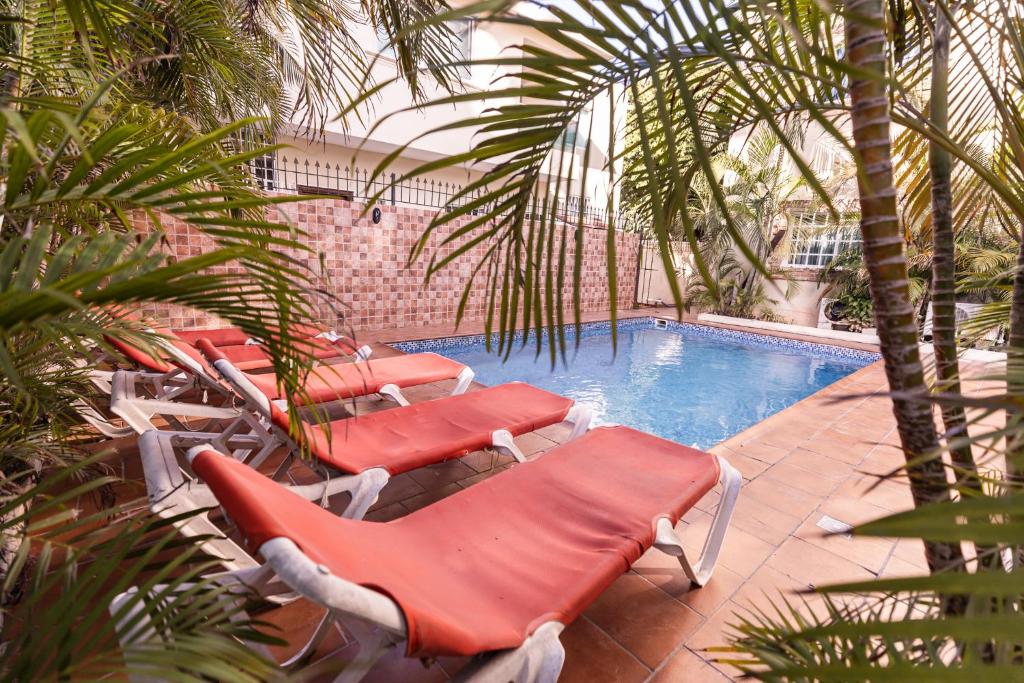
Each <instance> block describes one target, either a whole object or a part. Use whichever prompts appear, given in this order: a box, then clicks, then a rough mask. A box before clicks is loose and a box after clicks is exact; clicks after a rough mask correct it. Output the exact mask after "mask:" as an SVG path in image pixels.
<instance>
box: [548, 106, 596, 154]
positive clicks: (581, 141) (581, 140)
mask: <svg viewBox="0 0 1024 683" xmlns="http://www.w3.org/2000/svg"><path fill="white" fill-rule="evenodd" d="M590 112H591V109H590V107H586V108H584V109H583V111H581V112H580V115H579V116H577V117H576V118H574V119H573V120H572V121H570V122H569V124H568V125H567V126H566V127H565V131H564V132H563V133H562V134H561V135H559V136H558V140H557V141H555V149H556V150H557V149H562V146H563V141H564V146H565V150H566V151H571V150H572V149H573V148H574V147H575V148H577V149H586V147H587V132H588V127H589V126H590Z"/></svg>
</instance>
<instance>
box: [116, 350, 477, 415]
mask: <svg viewBox="0 0 1024 683" xmlns="http://www.w3.org/2000/svg"><path fill="white" fill-rule="evenodd" d="M159 332H160V333H161V334H163V335H165V336H166V337H167V339H166V340H165V341H164V343H163V345H162V348H161V350H162V351H163V352H164V353H165V354H166V360H165V359H156V358H153V357H152V356H151V355H149V354H147V353H145V352H144V351H142V350H140V349H134V354H135V355H134V357H135V358H137V359H138V360H139V362H140V364H141V365H143V367H145V368H146V369H147V370H149V371H150V372H160V370H161V369H162V368H163V367H171V368H172V370H171V373H172V374H174V373H178V374H176V375H175V376H176V377H178V379H177V380H176V381H177V385H178V386H181V385H183V384H184V385H185V386H183V388H181V389H177V390H176V392H175V395H174V396H164V395H160V394H159V393H158V394H156V395H154V393H153V392H152V391H151V390H150V389H149V388H148V387H146V386H142V383H143V381H144V380H145V379H146V378H148V377H149V374H147V373H145V372H143V373H138V372H130V371H118V372H116V373H114V376H113V379H112V381H111V392H110V410H111V412H113V413H114V414H115V415H117V416H118V417H120V418H122V419H123V420H124V421H125V423H126V424H128V425H129V426H131V427H132V429H134V430H135V432H136V433H138V434H142V433H143V432H145V431H148V430H150V429H157V426H156V424H154V423H153V418H154V417H155V416H156V415H160V416H162V417H164V418H165V419H167V420H168V421H170V422H171V423H172V425H174V426H175V428H178V429H184V428H186V426H184V425H182V424H181V423H176V421H177V418H180V417H192V418H201V419H202V418H205V419H231V418H234V417H238V416H239V415H240V414H241V412H244V411H239V410H238V409H237V408H233V407H230V406H228V407H224V406H220V405H206V401H205V400H204V403H203V404H194V403H182V402H180V401H176V400H171V399H174V398H176V397H177V396H178V395H179V394H180V393H183V392H184V391H187V390H189V389H192V388H195V387H199V388H201V389H203V390H204V391H213V392H214V393H215V394H218V395H219V397H220V400H218V401H217V403H224V402H228V403H229V404H230V403H231V402H232V401H233V399H234V397H235V394H234V392H233V391H232V390H231V388H230V387H228V386H226V385H225V384H224V382H223V381H221V380H220V379H219V377H218V373H217V372H216V371H215V370H214V369H213V367H212V366H211V365H210V364H209V363H207V362H206V359H205V358H204V357H203V355H202V354H200V353H199V351H197V350H196V348H195V347H194V346H192V345H191V344H188V343H186V342H185V341H183V340H181V339H178V338H176V336H175V335H174V333H172V332H169V331H167V330H160V331H159ZM207 346H208V348H211V349H215V353H216V355H217V357H218V358H227V356H226V354H224V352H223V351H222V350H221V349H220V348H219V347H216V346H215V345H213V344H212V342H210V343H208V345H207ZM168 363H169V364H168ZM244 376H245V377H247V378H249V379H250V380H252V381H253V382H255V383H257V384H259V385H260V386H261V388H262V389H265V390H266V391H267V392H268V394H269V395H270V396H271V397H272V399H280V398H282V395H281V393H280V391H279V390H278V386H277V377H276V376H275V375H273V374H262V375H256V374H249V373H244ZM182 377H184V378H185V379H184V380H182V379H181V378H182ZM364 378H367V379H370V380H371V381H370V382H366V381H364ZM445 379H456V380H458V381H457V382H456V385H455V388H454V389H453V392H452V393H453V394H458V393H462V392H464V391H465V390H466V388H468V387H469V384H470V383H471V382H472V380H473V371H472V370H471V369H469V368H468V367H466V366H464V365H462V364H461V363H456V362H455V361H452V360H448V359H447V358H442V357H441V356H438V355H436V354H432V353H417V354H410V355H408V356H401V357H395V358H383V359H379V360H373V361H363V362H359V363H338V364H334V365H323V366H319V369H318V371H316V372H314V373H313V374H311V375H310V376H309V377H308V378H307V381H306V385H305V387H304V392H305V396H304V398H305V399H306V400H308V401H309V402H312V403H326V402H328V401H334V400H341V399H348V398H353V397H358V396H366V395H370V394H374V393H378V394H380V395H382V396H386V397H388V398H391V399H392V400H394V401H395V402H397V403H398V404H399V405H408V401H406V399H405V397H404V396H403V395H402V392H401V388H402V387H409V386H414V385H416V384H425V383H429V382H436V381H440V380H445ZM373 380H381V381H373Z"/></svg>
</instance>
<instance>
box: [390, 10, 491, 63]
mask: <svg viewBox="0 0 1024 683" xmlns="http://www.w3.org/2000/svg"><path fill="white" fill-rule="evenodd" d="M448 28H450V29H451V30H452V33H454V34H455V52H454V54H453V55H452V59H454V60H456V61H460V62H461V61H467V60H469V59H470V58H471V57H472V56H473V20H472V19H456V20H455V21H450V22H448ZM377 52H379V53H380V54H382V55H384V56H386V57H390V58H391V59H394V58H395V46H394V45H392V44H391V39H390V38H388V36H387V34H385V33H381V32H379V31H378V32H377ZM461 68H462V69H463V70H465V71H466V72H468V71H469V67H468V66H463V67H461Z"/></svg>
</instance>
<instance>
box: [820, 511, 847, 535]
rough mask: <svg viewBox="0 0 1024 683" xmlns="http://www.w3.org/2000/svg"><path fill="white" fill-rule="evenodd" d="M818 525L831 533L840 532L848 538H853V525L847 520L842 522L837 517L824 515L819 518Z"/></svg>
mask: <svg viewBox="0 0 1024 683" xmlns="http://www.w3.org/2000/svg"><path fill="white" fill-rule="evenodd" d="M818 527H819V528H821V529H824V530H825V531H827V532H829V533H830V534H839V535H842V536H843V537H845V538H847V539H850V538H853V534H851V533H850V532H851V531H853V526H852V525H850V524H847V523H846V522H841V521H839V520H838V519H836V518H835V517H829V516H828V515H822V516H821V519H819V520H818Z"/></svg>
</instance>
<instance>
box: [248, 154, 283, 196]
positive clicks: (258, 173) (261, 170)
mask: <svg viewBox="0 0 1024 683" xmlns="http://www.w3.org/2000/svg"><path fill="white" fill-rule="evenodd" d="M249 169H250V170H251V171H252V177H253V178H255V179H256V184H257V185H259V186H260V187H261V188H262V189H264V190H275V189H277V183H276V182H275V181H276V180H277V178H276V175H277V158H276V155H275V154H264V155H263V156H258V157H256V158H255V159H253V160H252V162H250V164H249Z"/></svg>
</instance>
